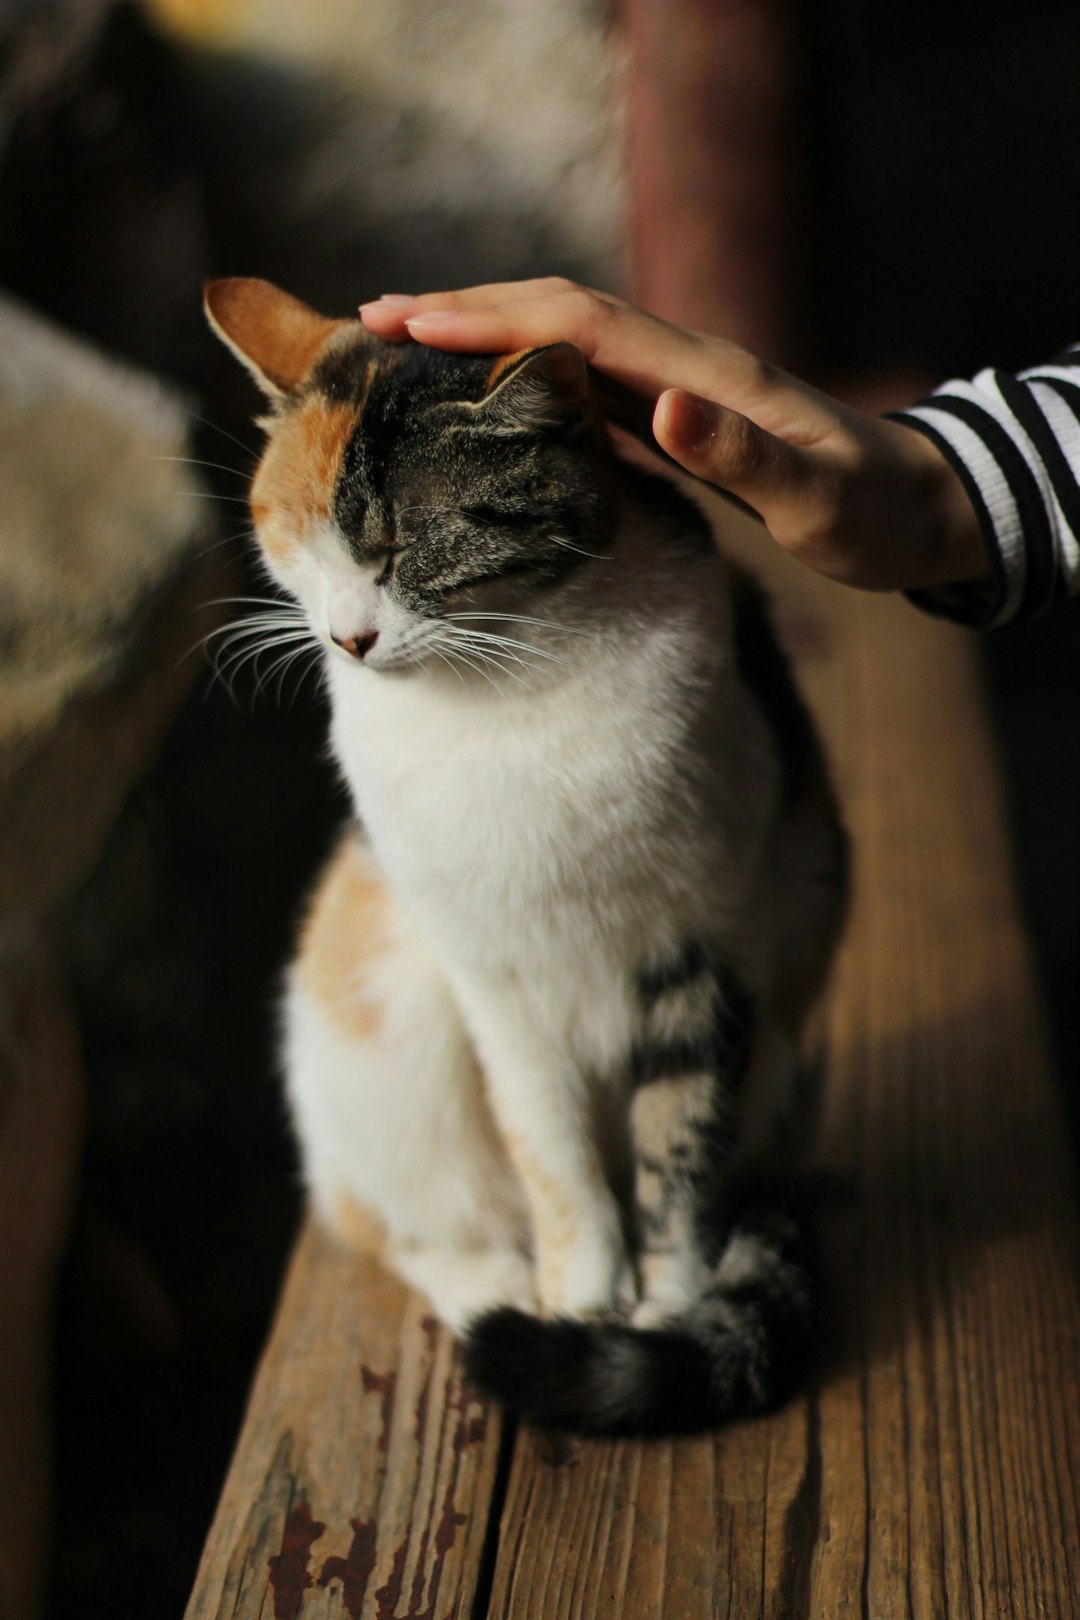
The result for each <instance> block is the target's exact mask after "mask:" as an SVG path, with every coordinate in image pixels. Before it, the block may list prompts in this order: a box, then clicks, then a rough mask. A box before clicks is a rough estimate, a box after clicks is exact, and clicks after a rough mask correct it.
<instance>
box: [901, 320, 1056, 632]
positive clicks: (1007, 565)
mask: <svg viewBox="0 0 1080 1620" xmlns="http://www.w3.org/2000/svg"><path fill="white" fill-rule="evenodd" d="M892 414H893V418H894V420H895V421H898V422H904V423H906V424H907V425H908V426H909V427H913V428H916V429H917V430H918V431H919V432H920V433H924V434H926V435H927V437H928V438H930V439H932V440H933V442H934V443H935V444H936V445H937V447H938V449H939V450H940V451H941V452H942V454H943V455H944V456H945V457H946V459H947V460H948V461H949V462H950V463H951V465H952V467H953V468H954V469H955V471H956V473H957V474H958V476H959V477H960V479H961V481H962V482H963V484H964V487H965V489H966V490H967V492H968V495H969V496H970V497H971V501H972V504H973V505H974V507H975V510H976V512H977V513H978V516H979V521H980V523H981V525H982V530H983V534H984V535H985V536H986V542H987V548H988V550H989V553H990V559H991V574H990V577H989V579H988V580H987V581H985V582H982V583H980V584H977V585H955V586H946V587H942V588H940V589H935V590H930V591H913V592H912V593H911V600H912V601H913V602H916V603H917V604H918V606H919V607H922V608H925V609H926V610H927V611H928V612H930V613H938V614H942V615H944V616H945V617H947V618H951V619H956V620H958V621H959V622H961V623H963V624H970V625H973V626H976V627H978V628H982V629H985V628H989V627H991V626H993V625H998V624H1004V623H1005V622H1006V621H1008V620H1009V619H1015V618H1033V617H1034V616H1035V615H1036V614H1038V613H1042V612H1044V611H1045V609H1046V608H1048V607H1049V606H1050V604H1051V603H1052V602H1054V601H1056V600H1057V599H1058V598H1060V597H1062V596H1066V595H1068V594H1070V593H1071V592H1074V591H1080V343H1077V344H1074V345H1073V346H1072V347H1071V348H1069V349H1066V350H1065V352H1064V353H1063V354H1060V355H1058V356H1057V358H1056V359H1054V360H1052V361H1051V362H1050V363H1049V364H1048V365H1044V366H1037V367H1035V368H1034V369H1033V370H1031V371H1023V372H1020V373H1019V374H1018V375H1015V376H1014V375H1011V374H1009V373H1008V372H1004V371H995V370H988V371H981V372H980V373H979V375H978V376H977V377H975V378H974V379H973V380H972V381H971V382H949V383H946V384H945V385H944V386H943V387H942V388H939V389H938V390H937V392H936V393H934V394H931V395H930V397H929V399H925V400H923V401H922V402H921V403H920V404H918V405H913V406H911V407H910V408H909V409H908V410H905V411H897V412H895V413H892Z"/></svg>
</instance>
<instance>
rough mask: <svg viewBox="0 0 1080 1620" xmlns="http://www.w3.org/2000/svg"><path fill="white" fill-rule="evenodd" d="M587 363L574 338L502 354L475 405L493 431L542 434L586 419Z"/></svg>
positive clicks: (587, 395) (587, 392)
mask: <svg viewBox="0 0 1080 1620" xmlns="http://www.w3.org/2000/svg"><path fill="white" fill-rule="evenodd" d="M588 403H589V368H588V366H587V365H586V363H585V356H584V355H583V354H582V352H581V350H580V349H578V348H576V347H575V346H574V344H573V343H549V344H547V345H546V346H545V347H544V348H542V349H524V350H523V351H522V352H521V353H520V354H507V355H501V356H500V358H499V359H498V360H496V362H495V364H494V365H493V366H492V368H491V371H490V373H489V374H488V380H487V393H486V394H485V395H484V397H483V399H482V400H481V401H480V408H481V410H482V411H483V412H484V415H485V417H487V418H489V420H490V421H491V422H492V425H493V426H494V427H495V428H496V430H497V431H500V432H503V433H522V432H525V433H528V432H532V433H544V432H549V431H551V430H553V429H560V428H567V427H573V426H574V425H575V424H576V423H579V422H582V421H584V419H585V416H586V414H587V410H588Z"/></svg>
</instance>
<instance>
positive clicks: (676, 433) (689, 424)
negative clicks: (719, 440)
mask: <svg viewBox="0 0 1080 1620" xmlns="http://www.w3.org/2000/svg"><path fill="white" fill-rule="evenodd" d="M664 431H665V432H666V433H667V435H668V437H669V438H670V439H674V441H675V442H676V444H679V445H681V446H682V447H683V449H685V450H701V449H704V447H705V446H706V445H707V444H708V443H709V441H710V439H711V438H712V437H713V435H714V433H715V431H716V411H715V408H714V407H713V406H712V405H710V404H709V403H708V402H707V401H706V400H703V399H698V397H697V395H696V394H686V393H683V391H682V389H680V388H673V389H672V390H671V391H670V392H669V393H667V394H665V396H664Z"/></svg>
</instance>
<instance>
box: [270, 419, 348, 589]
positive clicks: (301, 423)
mask: <svg viewBox="0 0 1080 1620" xmlns="http://www.w3.org/2000/svg"><path fill="white" fill-rule="evenodd" d="M360 411H361V407H360V406H359V405H342V404H338V405H328V404H327V403H326V402H325V401H324V400H321V399H319V398H318V397H315V398H312V399H310V400H306V401H305V402H304V403H303V404H302V405H300V406H298V407H297V409H296V410H294V411H290V412H289V414H288V415H287V416H285V417H283V418H282V420H281V421H280V422H279V423H277V424H276V426H275V428H274V432H273V435H272V437H271V439H270V442H269V444H268V445H267V447H266V453H265V455H264V456H263V459H262V461H261V462H260V463H259V469H258V471H257V472H256V474H255V479H254V482H253V483H252V486H251V515H252V517H253V518H254V520H255V523H256V525H257V526H258V530H259V538H260V539H261V541H262V543H263V545H264V546H265V547H266V549H267V551H269V553H270V554H271V556H272V557H273V558H274V559H275V561H277V562H287V561H288V558H289V556H290V554H291V553H293V552H294V551H295V549H296V547H297V546H302V545H303V544H304V542H305V541H306V540H308V539H309V538H310V537H311V534H312V532H313V530H314V529H315V528H316V527H318V526H320V525H323V524H326V523H329V521H330V513H331V509H332V507H333V502H334V491H335V490H336V488H337V482H338V479H339V478H340V476H341V465H342V461H343V459H344V456H345V447H346V445H347V444H348V442H349V438H350V436H351V434H352V431H353V429H354V428H355V426H356V424H357V422H358V421H359V420H360Z"/></svg>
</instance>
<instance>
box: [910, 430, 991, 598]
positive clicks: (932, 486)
mask: <svg viewBox="0 0 1080 1620" xmlns="http://www.w3.org/2000/svg"><path fill="white" fill-rule="evenodd" d="M889 425H890V426H891V427H895V429H896V430H898V431H899V433H901V434H903V435H904V438H903V440H902V441H900V442H901V443H902V448H903V454H904V455H905V457H906V458H907V460H908V462H909V464H910V466H911V469H912V472H913V475H914V477H915V479H916V480H917V484H916V488H917V491H918V496H919V501H920V505H921V508H922V510H923V512H924V513H925V517H926V523H925V529H924V545H923V554H922V558H921V562H920V578H919V579H918V580H912V581H911V582H910V587H911V588H912V589H919V590H932V589H935V588H937V587H941V586H946V585H973V584H977V583H979V582H980V581H983V580H988V579H989V577H990V575H991V573H992V571H993V569H992V562H991V557H990V550H989V547H988V544H987V539H986V536H985V534H984V533H983V529H982V525H981V523H980V521H979V515H978V513H977V511H976V510H975V507H974V505H973V503H972V500H971V497H970V495H969V494H968V492H967V490H966V489H965V487H964V482H963V479H962V478H961V477H960V475H959V473H958V472H957V471H956V469H955V468H954V467H953V466H952V465H951V463H950V461H949V459H948V457H947V456H945V455H944V454H943V452H942V451H941V449H940V448H939V447H938V445H937V444H935V442H934V440H933V439H931V438H930V437H929V436H928V435H927V434H925V433H922V432H920V431H919V429H918V427H916V426H915V425H914V424H912V423H909V422H896V423H890V424H889Z"/></svg>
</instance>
